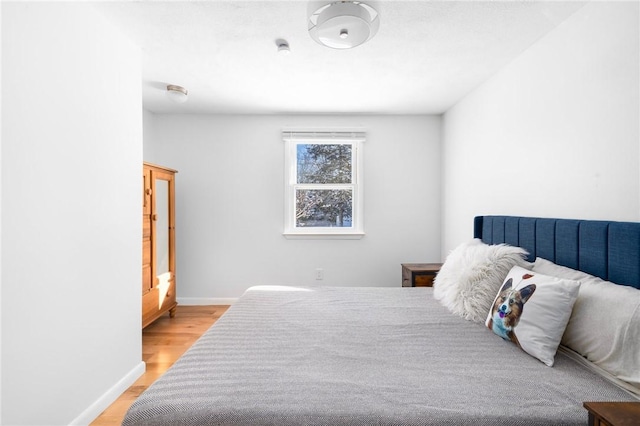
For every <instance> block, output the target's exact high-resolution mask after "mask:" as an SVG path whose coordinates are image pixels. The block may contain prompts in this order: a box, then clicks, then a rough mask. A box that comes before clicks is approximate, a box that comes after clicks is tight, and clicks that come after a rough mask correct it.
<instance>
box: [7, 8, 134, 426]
mask: <svg viewBox="0 0 640 426" xmlns="http://www.w3.org/2000/svg"><path fill="white" fill-rule="evenodd" d="M90 7H91V6H88V5H82V4H78V3H55V4H48V3H45V2H42V3H3V5H2V36H3V37H2V124H3V126H2V209H3V211H2V419H1V423H2V424H6V425H21V424H34V425H62V424H69V423H72V422H77V423H88V422H90V421H91V420H92V419H93V418H94V417H95V416H96V415H97V414H99V413H100V411H101V410H102V409H103V408H105V407H106V405H108V404H109V403H111V402H112V401H113V399H112V398H115V397H117V393H118V390H124V389H126V387H127V385H129V384H130V382H131V381H132V380H135V378H137V375H139V374H140V373H141V372H142V371H144V364H142V362H141V350H142V349H141V333H140V315H141V313H140V309H141V308H140V304H141V299H140V280H141V268H140V265H141V250H140V235H141V221H140V174H141V161H142V106H141V100H140V93H141V81H140V80H141V79H140V75H141V65H140V52H139V50H138V49H137V48H135V47H134V46H133V45H131V44H130V43H129V42H128V41H127V40H125V39H123V38H122V37H121V36H120V34H119V32H118V31H116V30H114V28H112V27H111V26H110V25H109V24H107V23H106V22H104V21H103V20H102V18H100V17H99V16H97V15H94V14H93V13H92V11H91V10H90V9H89V8H90Z"/></svg>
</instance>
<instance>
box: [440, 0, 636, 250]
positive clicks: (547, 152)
mask: <svg viewBox="0 0 640 426" xmlns="http://www.w3.org/2000/svg"><path fill="white" fill-rule="evenodd" d="M638 40H639V35H638V3H637V2H633V3H629V2H623V3H613V2H595V3H590V4H587V5H586V6H585V7H583V8H582V9H580V10H579V11H578V12H576V13H575V14H574V15H573V16H571V17H570V18H569V19H568V20H567V21H565V22H563V23H562V24H560V25H559V26H558V27H557V29H555V30H554V31H552V32H551V33H549V34H548V35H547V36H546V37H544V38H542V39H541V40H539V41H538V42H537V43H536V44H535V45H533V46H532V47H531V48H530V49H528V50H527V51H526V52H525V53H523V54H522V55H521V56H520V57H518V58H517V59H516V60H514V61H513V62H512V63H511V64H509V65H508V66H507V67H505V68H504V69H503V70H501V72H499V73H498V74H497V75H496V76H494V77H493V78H491V79H490V80H489V81H487V82H486V83H485V84H484V85H482V86H480V87H479V88H478V89H476V90H475V91H474V92H472V93H471V94H470V95H468V96H467V97H466V98H465V99H464V100H462V101H461V102H460V103H458V104H457V105H456V106H455V107H454V108H452V109H451V110H449V111H448V112H447V113H446V114H445V116H444V119H443V164H444V174H443V210H442V212H443V214H442V217H443V256H444V255H446V254H447V253H448V252H449V251H450V250H451V249H452V248H453V247H455V246H456V245H457V244H459V243H460V242H461V241H464V240H467V239H469V238H470V237H471V235H472V230H473V226H472V220H473V217H474V216H475V215H483V214H507V215H523V216H543V217H568V218H581V219H608V220H630V221H637V220H639V219H640V175H639V173H640V147H639V130H638V129H639V114H640V111H639V106H638V105H639V101H638V91H639V86H638V78H639V65H638V64H639V63H640V58H639V54H638V52H639V46H638Z"/></svg>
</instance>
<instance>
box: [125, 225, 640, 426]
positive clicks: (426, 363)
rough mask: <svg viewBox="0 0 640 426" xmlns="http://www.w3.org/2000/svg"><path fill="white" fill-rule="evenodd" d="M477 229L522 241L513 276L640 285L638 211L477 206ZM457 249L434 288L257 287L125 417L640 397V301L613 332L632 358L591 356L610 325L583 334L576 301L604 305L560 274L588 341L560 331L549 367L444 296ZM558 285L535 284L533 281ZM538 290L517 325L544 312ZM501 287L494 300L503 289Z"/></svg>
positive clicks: (477, 411) (448, 409)
mask: <svg viewBox="0 0 640 426" xmlns="http://www.w3.org/2000/svg"><path fill="white" fill-rule="evenodd" d="M474 237H475V239H474V240H473V242H472V243H471V242H470V243H469V246H472V247H473V250H476V249H479V248H482V249H487V250H494V252H495V250H496V249H498V250H504V249H505V247H509V248H510V249H514V250H515V249H518V250H521V251H522V252H523V253H525V251H526V254H523V255H522V256H521V258H520V259H519V260H516V262H517V263H518V265H513V268H511V269H510V270H509V274H513V273H515V272H513V271H516V272H517V271H519V269H518V268H520V267H525V268H526V269H527V270H529V271H531V272H530V273H527V274H525V275H522V274H520V275H522V276H523V277H527V279H529V277H532V276H535V277H536V279H540V280H541V281H539V282H538V283H541V282H542V281H543V280H544V279H543V278H541V277H547V278H548V277H551V276H550V275H545V274H542V273H541V272H538V269H540V270H545V271H547V272H548V271H553V272H555V273H560V272H562V273H563V274H564V273H566V274H567V275H568V276H570V278H571V277H574V278H575V277H576V276H577V277H578V278H581V279H582V281H588V280H592V281H594V282H595V281H596V280H597V282H596V283H595V284H593V286H592V288H591V287H590V288H591V290H593V289H596V291H603V292H604V290H600V289H601V288H604V289H605V290H607V289H610V288H613V287H610V286H615V288H614V290H613V292H614V293H615V291H618V290H621V291H625V292H632V293H629V294H630V296H629V297H625V299H628V300H629V301H630V302H629V303H630V304H631V303H632V301H633V300H634V297H635V296H636V295H640V291H639V290H638V288H640V273H639V272H640V224H639V223H624V222H606V221H579V220H568V219H546V218H525V217H513V216H479V217H476V218H475V221H474ZM505 244H507V245H508V246H505ZM465 247H466V246H465ZM456 250H459V248H456ZM456 250H454V252H455V251H456ZM454 252H452V253H451V254H450V256H449V257H447V260H446V262H445V265H444V266H443V269H442V270H441V273H442V275H443V279H442V280H441V282H440V283H439V282H437V281H436V285H435V287H434V288H403V287H400V286H398V287H384V288H379V287H376V288H373V287H370V288H367V287H339V288H332V287H308V288H305V287H292V286H258V287H253V288H250V289H249V290H247V292H246V293H245V294H244V295H243V296H242V297H241V298H240V299H239V300H238V301H237V302H236V303H235V304H234V305H232V306H231V307H230V308H229V310H228V311H227V312H226V313H225V314H224V315H223V317H222V318H220V319H219V320H218V321H217V322H216V323H215V324H214V325H213V326H212V327H211V328H210V329H209V330H208V331H207V332H206V333H205V334H204V335H203V336H202V338H201V339H200V340H198V341H197V342H196V343H195V344H194V345H193V346H192V348H191V349H190V350H189V351H187V353H185V355H183V357H182V358H181V359H179V360H178V361H177V362H176V363H175V364H174V365H173V366H172V367H171V368H170V369H169V370H168V371H167V373H165V375H164V376H162V377H161V378H160V379H158V380H157V381H156V382H155V383H154V384H153V385H152V386H150V387H149V388H148V389H147V391H145V392H144V393H143V394H142V395H141V396H140V397H139V398H138V399H137V400H136V402H135V403H134V404H133V405H132V406H131V408H130V409H129V411H128V412H127V415H126V417H125V419H124V422H123V424H124V425H180V424H184V425H187V424H188V425H197V424H208V425H213V424H222V425H232V424H238V425H301V424H305V425H311V424H323V425H341V424H344V425H387V424H388V425H428V424H434V425H435V424H438V425H471V424H473V425H550V424H553V425H583V424H585V423H586V421H587V412H586V411H585V410H584V408H583V406H582V404H583V402H584V401H636V400H637V399H638V398H637V393H638V386H637V385H638V383H637V382H636V381H637V380H638V379H637V372H636V371H629V369H630V368H631V369H633V370H635V368H634V367H633V365H635V364H633V363H634V362H637V361H638V360H637V358H638V356H637V352H638V351H637V346H635V347H631V346H629V345H634V344H637V343H635V342H634V340H635V335H634V334H633V333H634V332H635V331H633V330H631V328H633V327H638V324H637V323H638V321H636V320H637V319H638V317H637V316H638V315H640V312H638V311H640V309H636V310H635V311H634V310H633V308H629V309H630V310H631V312H630V313H629V315H630V319H625V318H624V317H622V313H620V314H619V315H620V316H621V317H620V319H619V320H616V322H623V321H626V322H628V324H627V323H625V325H624V327H623V328H624V330H623V331H622V332H621V335H622V337H621V338H620V339H608V338H605V339H604V340H605V341H606V345H609V346H611V347H612V348H614V349H615V351H613V352H615V354H617V355H620V354H623V355H624V356H623V358H625V357H626V358H625V359H624V360H622V361H620V360H619V359H618V358H619V357H617V355H616V357H614V358H616V359H615V360H613V362H612V360H611V353H609V354H608V355H607V356H606V357H605V358H606V359H605V360H604V361H602V360H601V359H596V360H595V361H596V362H592V361H590V360H589V358H590V357H592V356H593V354H592V353H591V352H590V351H592V352H594V353H595V355H597V352H598V351H599V350H601V349H602V348H601V346H603V344H599V343H598V342H599V341H600V340H601V339H600V336H597V337H596V338H582V337H580V336H581V334H580V333H583V332H584V330H582V329H581V322H582V319H581V318H582V317H580V315H578V314H576V312H578V311H579V310H580V309H582V310H583V311H584V310H585V309H587V308H588V310H587V311H586V317H587V319H586V320H585V321H586V322H588V321H591V320H595V319H596V318H597V315H598V314H597V313H596V312H594V313H593V314H592V313H591V312H592V311H597V310H598V309H595V310H594V309H592V308H590V306H591V305H589V303H590V302H588V301H584V302H583V301H581V300H582V299H581V294H582V292H583V291H584V292H585V296H584V297H585V298H586V297H587V296H588V295H589V294H588V292H587V290H584V289H586V288H587V287H586V286H585V284H581V281H579V280H573V279H570V278H558V277H557V276H553V277H551V278H553V279H554V280H558V279H560V280H564V281H561V283H563V285H565V284H566V285H567V287H568V288H570V289H572V290H571V291H573V292H574V293H576V294H577V296H576V298H575V300H574V301H573V302H572V310H570V312H569V314H568V315H571V317H570V318H569V319H568V320H567V321H568V322H569V324H572V327H573V328H574V329H575V334H576V335H577V336H578V338H579V339H578V340H579V342H578V343H576V344H575V345H573V342H571V341H570V340H569V341H568V343H569V344H570V345H571V346H576V347H580V345H581V344H585V345H586V349H584V352H586V353H578V352H576V351H575V350H573V349H571V348H570V347H566V346H565V345H564V343H565V342H564V339H565V336H564V334H562V332H561V337H562V338H563V341H562V343H561V344H560V346H559V350H558V351H557V353H556V351H555V349H554V350H553V357H552V361H551V362H552V366H549V365H545V363H544V362H541V360H540V359H539V358H536V356H532V355H530V354H529V353H527V352H525V350H524V348H525V346H524V342H522V345H519V344H514V343H513V342H512V341H508V340H506V339H504V338H500V336H497V335H495V334H494V333H492V330H491V329H489V328H488V327H487V323H485V322H484V318H482V321H474V320H470V319H469V318H465V317H464V315H460V314H458V313H454V311H452V309H451V307H450V306H447V305H446V303H444V302H443V300H442V299H438V300H436V298H435V297H434V296H435V295H436V294H437V292H438V291H440V292H442V291H443V290H442V289H443V288H444V289H446V287H445V283H446V281H445V277H446V276H447V274H448V273H450V272H451V271H453V272H454V273H455V272H457V271H459V270H460V268H459V267H456V268H453V266H456V265H455V264H453V258H454ZM450 258H451V262H450ZM545 259H546V260H545ZM541 262H544V263H541ZM445 267H446V268H445ZM545 268H547V269H545ZM447 269H448V270H449V271H447ZM475 270H477V268H476V269H475ZM485 272H486V271H485ZM576 274H577V275H576ZM485 275H486V273H485ZM506 277H507V275H506V274H502V275H501V276H500V282H499V283H498V286H499V287H500V288H499V290H502V287H503V286H504V285H503V280H504V279H505V278H506ZM585 277H586V278H585ZM438 278H439V277H438ZM438 278H437V279H436V280H438ZM523 279H524V278H523ZM454 281H455V280H454ZM574 281H576V282H577V283H578V284H575V286H572V285H573V284H574V283H573V282H574ZM613 283H615V284H613ZM569 284H571V285H569ZM474 285H476V284H474ZM558 286H559V285H554V286H548V287H544V286H542V285H540V284H539V285H538V289H537V290H536V292H539V294H543V293H542V291H543V289H544V288H556V287H558ZM576 286H578V287H577V288H578V290H576ZM601 286H604V287H601ZM436 289H439V290H436ZM494 289H495V287H494ZM434 293H435V294H434ZM535 294H536V293H534V296H531V299H530V300H529V301H528V302H526V304H525V305H524V306H525V308H524V310H523V312H522V317H521V320H520V322H521V324H522V323H523V322H524V314H525V313H527V312H529V311H531V312H535V310H534V308H529V304H530V303H532V302H533V300H534V298H535V297H536V296H535ZM625 294H626V293H625ZM616 295H617V294H616ZM614 296H615V295H614ZM491 297H492V300H491V301H490V304H491V305H493V304H494V302H495V301H496V300H498V295H496V296H495V299H494V296H493V295H492V296H491ZM585 300H586V299H585ZM599 303H600V302H599ZM602 303H610V302H609V300H608V299H607V298H606V297H605V298H604V302H602ZM602 303H601V304H602ZM532 306H534V305H532ZM578 308H580V309H578ZM625 309H626V308H625ZM574 314H576V315H577V317H576V318H574ZM582 315H585V313H583V314H582ZM485 316H486V317H487V322H488V320H489V317H490V316H491V313H490V312H489V311H488V312H487V314H486V315H485ZM578 320H580V322H579V321H578ZM572 322H573V323H572ZM606 323H607V324H608V325H611V326H616V324H612V321H606ZM521 324H519V325H518V330H519V327H521ZM596 327H599V325H598V324H596ZM588 328H589V329H591V328H593V326H592V325H588ZM568 329H569V327H568V326H567V330H568ZM600 332H602V333H604V332H605V331H600ZM518 333H520V331H518ZM519 337H521V336H520V334H519ZM545 337H546V336H545ZM585 342H586V343H585ZM594 348H595V349H594ZM609 352H611V351H609ZM615 354H614V355H615ZM596 358H597V356H596ZM628 358H630V360H629V359H628ZM630 365H631V366H632V367H629V366H630ZM603 366H604V367H606V368H603ZM611 366H613V367H611ZM620 366H622V367H621V368H619V367H620ZM627 373H628V374H627Z"/></svg>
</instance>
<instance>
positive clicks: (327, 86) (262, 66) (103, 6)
mask: <svg viewBox="0 0 640 426" xmlns="http://www.w3.org/2000/svg"><path fill="white" fill-rule="evenodd" d="M322 3H326V1H325V2H322V1H320V2H318V1H313V2H309V1H306V0H299V1H293V0H291V1H268V0H262V1H255V0H254V1H235V0H217V1H216V0H213V1H212V0H209V1H184V0H183V1H167V2H162V1H143V2H141V1H135V2H130V1H108V2H100V3H97V4H95V7H97V8H98V9H99V10H100V12H101V13H103V14H104V15H105V16H106V17H107V18H108V19H109V20H110V21H112V22H113V23H114V24H115V25H116V26H119V27H120V28H122V30H123V31H124V32H125V33H126V34H127V35H128V36H129V37H130V38H131V39H132V40H133V41H134V43H136V44H137V45H139V46H140V47H141V49H142V54H143V66H142V74H143V75H142V80H143V103H144V108H145V109H147V110H149V111H152V112H156V113H214V114H307V113H313V114H331V113H350V114H440V113H442V112H444V111H446V110H447V109H449V108H450V107H451V106H453V105H454V104H455V103H456V102H458V101H459V100H460V99H462V98H463V97H464V96H465V95H466V94H468V93H469V92H470V91H472V90H473V89H474V88H475V87H477V86H478V85H480V84H481V83H482V82H483V81H485V80H486V79H488V78H489V77H491V76H492V75H494V74H495V73H496V72H498V71H499V70H500V69H501V68H502V67H504V66H505V65H506V64H508V63H509V62H510V61H512V60H513V59H514V58H516V57H517V56H518V55H519V54H521V53H522V52H523V51H524V50H526V49H527V48H528V47H530V46H531V45H532V44H533V43H534V42H535V41H536V40H538V39H540V38H541V37H543V36H544V35H545V34H547V33H548V32H549V31H551V30H553V29H554V28H555V27H556V26H558V25H559V24H560V23H561V22H562V21H564V20H565V19H566V18H568V17H569V16H570V15H571V14H573V13H574V12H575V11H577V10H578V9H579V8H581V7H582V6H583V5H584V3H585V2H582V1H580V2H578V1H567V2H559V1H530V0H528V1H394V0H386V1H385V0H382V1H375V2H373V1H372V2H367V3H369V4H372V5H374V6H375V7H376V8H377V10H378V12H379V15H380V29H379V31H378V33H377V34H376V35H375V37H373V38H372V39H371V40H370V41H368V42H367V43H365V44H363V45H360V46H358V47H356V48H353V49H347V50H335V49H330V48H328V47H324V46H321V45H320V44H318V43H316V42H315V41H314V40H313V39H312V38H311V37H310V36H309V34H308V30H307V29H308V9H315V7H314V6H318V4H322ZM278 39H285V40H287V41H288V43H289V45H290V46H291V52H290V54H289V55H282V54H278V49H277V44H276V40H278ZM168 84H176V85H180V86H184V87H185V88H186V89H187V90H188V91H189V99H188V101H187V102H185V103H183V104H176V103H173V102H171V101H170V100H169V99H168V98H167V97H166V96H165V92H166V86H167V85H168Z"/></svg>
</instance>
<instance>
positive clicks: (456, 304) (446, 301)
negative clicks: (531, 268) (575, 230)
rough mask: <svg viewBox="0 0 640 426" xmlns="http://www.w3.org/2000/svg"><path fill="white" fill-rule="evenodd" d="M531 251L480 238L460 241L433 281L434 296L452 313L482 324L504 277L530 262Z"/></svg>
mask: <svg viewBox="0 0 640 426" xmlns="http://www.w3.org/2000/svg"><path fill="white" fill-rule="evenodd" d="M526 255H527V251H526V250H524V249H522V248H520V247H513V246H509V245H506V244H498V245H488V244H485V243H483V242H482V241H481V240H480V239H477V238H476V239H474V240H472V241H470V242H467V243H463V244H460V245H459V246H458V247H456V248H455V249H454V250H452V251H451V253H449V256H447V259H446V260H445V262H444V264H443V265H442V268H440V271H439V272H438V274H437V275H436V278H435V280H434V283H433V296H434V297H435V298H436V299H438V300H439V301H440V303H442V304H443V305H444V306H446V307H447V308H448V309H449V310H450V311H451V312H453V313H454V314H456V315H459V316H461V317H463V318H465V319H467V320H470V321H474V322H479V323H482V322H483V321H484V320H485V318H486V316H487V311H488V310H489V308H490V307H491V303H492V301H493V299H494V297H495V295H496V292H497V291H498V288H499V287H500V285H501V284H502V281H503V280H504V277H505V276H506V275H507V273H508V272H509V270H510V269H511V267H512V266H514V265H522V266H526V265H529V263H528V262H526V261H525V260H524V257H525V256H526Z"/></svg>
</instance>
